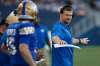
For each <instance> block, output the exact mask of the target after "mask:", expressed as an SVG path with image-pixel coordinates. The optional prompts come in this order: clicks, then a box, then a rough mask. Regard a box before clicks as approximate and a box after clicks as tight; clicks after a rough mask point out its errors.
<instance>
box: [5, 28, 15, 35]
mask: <svg viewBox="0 0 100 66" xmlns="http://www.w3.org/2000/svg"><path fill="white" fill-rule="evenodd" d="M15 34H16V29H8V30H7V35H15Z"/></svg>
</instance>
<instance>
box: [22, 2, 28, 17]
mask: <svg viewBox="0 0 100 66" xmlns="http://www.w3.org/2000/svg"><path fill="white" fill-rule="evenodd" d="M26 3H27V1H26V0H24V2H23V8H22V15H25V14H26V13H25V8H26Z"/></svg>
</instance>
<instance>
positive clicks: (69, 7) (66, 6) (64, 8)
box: [60, 4, 73, 14]
mask: <svg viewBox="0 0 100 66" xmlns="http://www.w3.org/2000/svg"><path fill="white" fill-rule="evenodd" d="M72 10H73V8H72V5H69V4H68V5H65V6H63V7H62V8H61V9H60V14H62V13H63V12H64V11H72Z"/></svg>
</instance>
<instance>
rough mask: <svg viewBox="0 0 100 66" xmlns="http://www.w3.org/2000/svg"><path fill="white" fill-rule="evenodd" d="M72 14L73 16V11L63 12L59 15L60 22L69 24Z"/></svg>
mask: <svg viewBox="0 0 100 66" xmlns="http://www.w3.org/2000/svg"><path fill="white" fill-rule="evenodd" d="M72 14H73V11H64V12H63V13H62V14H60V18H61V20H62V22H64V23H70V22H71V20H72Z"/></svg>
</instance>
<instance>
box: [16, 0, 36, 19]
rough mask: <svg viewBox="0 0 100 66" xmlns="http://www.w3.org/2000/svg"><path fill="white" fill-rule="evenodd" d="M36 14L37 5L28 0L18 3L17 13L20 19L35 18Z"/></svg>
mask: <svg viewBox="0 0 100 66" xmlns="http://www.w3.org/2000/svg"><path fill="white" fill-rule="evenodd" d="M37 14H38V8H37V5H36V4H35V3H34V2H32V1H30V0H24V1H22V2H21V3H20V4H19V5H18V8H17V15H18V16H20V17H19V18H22V19H23V18H24V19H25V18H26V19H28V18H29V19H33V20H36V18H37ZM27 16H28V17H27Z"/></svg>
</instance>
